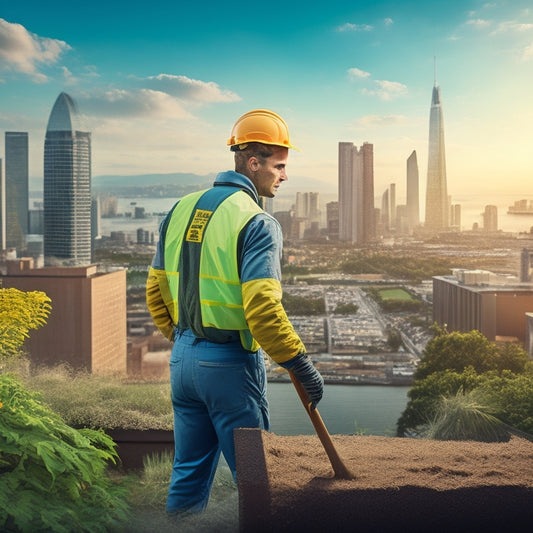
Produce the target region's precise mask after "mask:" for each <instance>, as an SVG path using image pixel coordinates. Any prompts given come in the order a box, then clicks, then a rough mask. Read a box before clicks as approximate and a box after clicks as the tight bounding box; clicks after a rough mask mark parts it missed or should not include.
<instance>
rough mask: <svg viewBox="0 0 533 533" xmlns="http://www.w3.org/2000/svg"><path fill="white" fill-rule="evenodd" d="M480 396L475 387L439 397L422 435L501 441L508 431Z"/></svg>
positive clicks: (439, 438) (449, 438) (442, 438)
mask: <svg viewBox="0 0 533 533" xmlns="http://www.w3.org/2000/svg"><path fill="white" fill-rule="evenodd" d="M487 401H488V400H487V398H485V399H482V398H481V397H480V394H479V392H478V391H476V390H473V391H468V392H463V391H462V390H460V391H458V392H457V394H455V395H454V396H448V397H443V398H442V399H441V402H440V403H439V405H438V407H437V413H436V416H435V418H434V419H433V420H431V422H430V423H429V424H428V426H427V428H426V430H425V431H424V432H423V433H422V436H423V437H425V438H429V439H435V440H475V441H481V442H504V441H507V440H509V438H510V433H509V432H508V431H507V430H506V429H505V428H504V425H503V424H502V422H501V421H500V420H498V419H497V418H496V417H495V416H494V414H493V413H494V409H493V408H491V407H490V406H489V405H488V403H487Z"/></svg>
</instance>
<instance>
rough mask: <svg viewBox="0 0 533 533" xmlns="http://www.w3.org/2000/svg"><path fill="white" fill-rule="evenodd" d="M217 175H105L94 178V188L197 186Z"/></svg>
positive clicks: (183, 173)
mask: <svg viewBox="0 0 533 533" xmlns="http://www.w3.org/2000/svg"><path fill="white" fill-rule="evenodd" d="M214 177H215V174H206V175H204V176H200V175H198V174H192V173H187V172H173V173H170V174H137V175H134V176H117V175H104V176H93V179H92V186H93V187H94V188H97V189H106V190H108V189H112V188H115V187H123V186H124V185H130V186H131V185H133V186H139V187H145V186H146V185H197V184H198V183H211V182H212V181H213V179H214Z"/></svg>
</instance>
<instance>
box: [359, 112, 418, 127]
mask: <svg viewBox="0 0 533 533" xmlns="http://www.w3.org/2000/svg"><path fill="white" fill-rule="evenodd" d="M406 118H407V117H405V116H404V115H385V116H381V117H380V116H378V115H366V116H364V117H361V118H360V119H357V120H356V121H355V123H356V124H357V125H358V126H378V127H380V126H394V125H396V124H401V123H402V122H405V120H406Z"/></svg>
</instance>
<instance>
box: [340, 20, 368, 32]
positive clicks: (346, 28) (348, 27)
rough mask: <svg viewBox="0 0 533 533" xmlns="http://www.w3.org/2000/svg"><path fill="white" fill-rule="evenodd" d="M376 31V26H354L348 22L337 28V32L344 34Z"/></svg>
mask: <svg viewBox="0 0 533 533" xmlns="http://www.w3.org/2000/svg"><path fill="white" fill-rule="evenodd" d="M373 29H374V26H370V25H368V24H352V23H350V22H346V24H343V25H342V26H338V27H337V31H340V32H343V31H372V30H373Z"/></svg>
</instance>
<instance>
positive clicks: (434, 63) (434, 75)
mask: <svg viewBox="0 0 533 533" xmlns="http://www.w3.org/2000/svg"><path fill="white" fill-rule="evenodd" d="M433 85H434V86H435V87H436V86H437V56H436V55H434V56H433Z"/></svg>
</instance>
